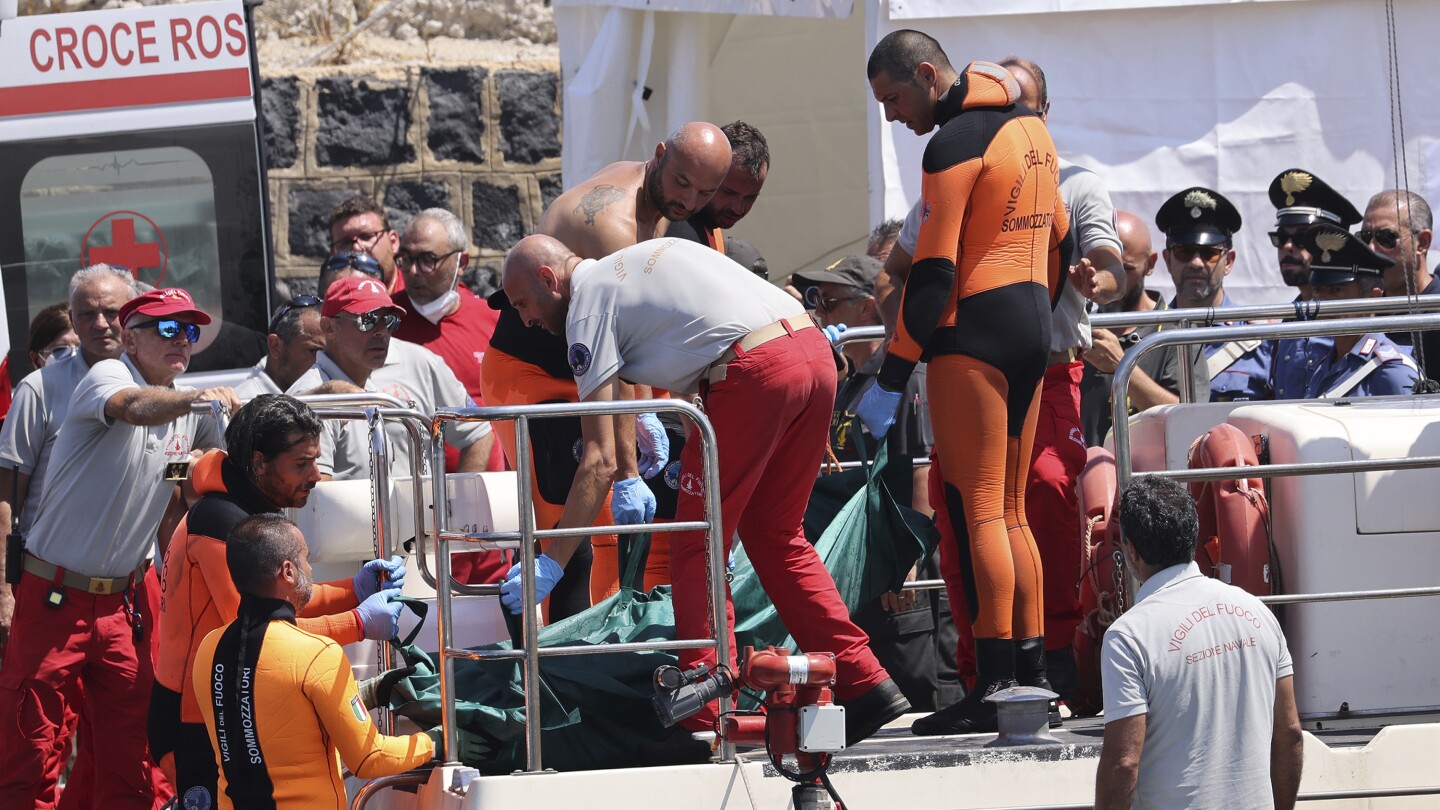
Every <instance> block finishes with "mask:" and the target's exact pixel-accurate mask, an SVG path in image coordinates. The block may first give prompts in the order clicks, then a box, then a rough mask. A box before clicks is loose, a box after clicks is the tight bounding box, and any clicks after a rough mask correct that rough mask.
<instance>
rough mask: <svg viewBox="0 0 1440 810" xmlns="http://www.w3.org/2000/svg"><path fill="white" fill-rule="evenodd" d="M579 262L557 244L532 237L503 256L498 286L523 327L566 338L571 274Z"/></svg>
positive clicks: (534, 235) (549, 239)
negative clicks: (523, 323) (500, 286)
mask: <svg viewBox="0 0 1440 810" xmlns="http://www.w3.org/2000/svg"><path fill="white" fill-rule="evenodd" d="M578 263H579V261H578V260H577V259H576V256H575V254H574V253H572V252H571V251H570V249H569V248H567V247H566V246H565V245H564V244H563V243H561V242H560V240H558V239H555V238H554V237H551V236H546V235H544V234H533V235H531V236H527V237H525V238H524V239H521V240H520V241H519V242H516V243H515V247H512V248H510V252H509V253H507V254H505V267H504V269H503V270H501V274H500V283H501V285H502V286H503V287H504V289H505V296H506V297H507V298H509V299H510V304H511V305H512V306H514V307H515V310H516V311H517V312H519V313H520V319H521V320H523V321H524V322H525V325H526V326H539V327H543V328H544V329H545V330H547V331H549V332H551V333H553V334H557V335H563V334H565V315H566V313H567V312H568V311H569V309H570V271H572V270H573V269H575V265H576V264H578Z"/></svg>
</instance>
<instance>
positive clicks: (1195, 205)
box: [1185, 188, 1215, 219]
mask: <svg viewBox="0 0 1440 810" xmlns="http://www.w3.org/2000/svg"><path fill="white" fill-rule="evenodd" d="M1185 205H1186V207H1188V208H1189V209H1190V218H1191V219H1199V218H1200V209H1201V208H1209V209H1210V210H1211V211H1214V210H1215V198H1214V197H1211V196H1210V195H1209V194H1206V193H1205V192H1203V191H1201V190H1200V189H1198V188H1197V189H1195V190H1194V191H1192V192H1190V193H1189V194H1186V195H1185Z"/></svg>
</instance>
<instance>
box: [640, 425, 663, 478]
mask: <svg viewBox="0 0 1440 810" xmlns="http://www.w3.org/2000/svg"><path fill="white" fill-rule="evenodd" d="M635 444H636V445H637V446H638V447H639V448H640V474H641V475H643V476H645V477H646V478H654V477H655V476H656V475H658V474H659V473H660V471H661V470H663V469H665V464H666V462H668V461H670V437H669V436H667V435H665V426H664V425H662V424H660V417H658V416H656V415H655V414H653V413H637V414H635Z"/></svg>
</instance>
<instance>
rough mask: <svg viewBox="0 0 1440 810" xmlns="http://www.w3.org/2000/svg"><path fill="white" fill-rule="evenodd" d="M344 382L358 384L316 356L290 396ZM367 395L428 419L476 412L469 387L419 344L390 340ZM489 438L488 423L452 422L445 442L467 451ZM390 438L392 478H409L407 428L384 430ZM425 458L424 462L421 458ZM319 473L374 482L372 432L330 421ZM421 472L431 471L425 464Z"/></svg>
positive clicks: (353, 423) (360, 424)
mask: <svg viewBox="0 0 1440 810" xmlns="http://www.w3.org/2000/svg"><path fill="white" fill-rule="evenodd" d="M331 380H344V381H345V382H349V383H354V382H355V381H354V380H352V379H350V377H349V376H347V375H346V374H345V372H344V371H341V370H340V367H339V366H338V365H336V364H335V361H334V360H331V359H330V357H329V355H327V354H325V352H324V351H321V352H318V353H317V354H316V355H315V365H313V366H311V367H310V370H309V371H307V372H305V373H304V374H302V375H301V376H300V379H298V380H296V381H295V383H294V384H293V385H291V386H290V390H289V391H288V392H286V393H289V394H291V395H292V396H293V395H298V394H302V393H305V392H307V391H310V390H313V389H314V388H316V387H318V386H320V385H322V384H324V383H327V382H330V381H331ZM364 387H365V390H366V391H377V392H380V393H382V394H389V395H390V396H392V397H395V398H396V399H398V400H400V401H401V402H404V403H406V404H407V405H408V406H409V407H411V408H413V409H415V410H417V411H419V412H420V413H422V414H425V415H426V416H427V417H428V416H434V415H435V411H436V410H437V409H439V408H468V407H474V403H472V402H471V401H470V396H469V395H468V394H466V393H465V386H463V385H461V384H460V380H458V379H456V377H455V372H453V371H451V370H450V367H449V366H447V365H445V361H444V360H442V359H440V356H439V355H437V354H435V353H434V352H432V351H430V350H429V349H427V348H425V347H424V346H418V345H416V344H414V343H406V342H405V341H403V340H396V339H394V338H392V339H391V340H390V349H389V352H388V354H387V355H386V357H385V365H384V366H381V367H380V368H379V369H376V370H375V371H374V372H372V373H371V374H370V379H368V380H366V381H365V386H364ZM489 434H490V423H489V422H447V423H446V425H445V441H446V442H447V443H449V444H452V445H454V446H456V447H458V448H460V449H462V450H463V449H464V448H466V447H469V446H470V445H472V444H474V443H475V442H477V441H480V440H481V439H482V438H484V437H485V436H487V435H489ZM385 435H386V436H388V437H389V439H390V442H389V448H390V472H391V474H393V475H409V474H410V435H409V433H408V431H406V430H405V426H404V425H402V424H400V423H398V422H390V423H387V424H386V426H385ZM422 458H423V456H422ZM316 464H317V465H318V466H319V467H320V471H321V472H323V473H327V474H329V475H331V476H333V477H334V478H336V479H337V480H341V481H343V480H348V479H352V478H368V477H369V476H370V429H369V427H368V426H367V425H366V424H365V423H364V422H363V421H357V420H353V419H343V420H342V419H327V420H325V423H324V430H322V431H320V458H319V460H318V461H317V462H316ZM421 467H422V469H424V468H426V465H425V464H424V462H422V463H421Z"/></svg>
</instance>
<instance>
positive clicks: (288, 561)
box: [187, 514, 435, 810]
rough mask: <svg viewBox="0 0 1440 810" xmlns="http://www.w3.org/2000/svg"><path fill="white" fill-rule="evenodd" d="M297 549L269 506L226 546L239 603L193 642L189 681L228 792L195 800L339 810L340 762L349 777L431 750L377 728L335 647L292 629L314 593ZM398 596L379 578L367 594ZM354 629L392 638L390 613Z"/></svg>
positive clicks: (410, 764) (407, 763)
mask: <svg viewBox="0 0 1440 810" xmlns="http://www.w3.org/2000/svg"><path fill="white" fill-rule="evenodd" d="M308 554H309V549H308V548H307V547H306V545H305V538H304V537H303V536H302V535H301V534H300V530H299V529H298V528H296V527H295V524H293V523H291V522H290V521H288V520H286V519H285V518H283V517H281V516H279V515H273V514H260V515H253V516H251V517H248V518H246V519H245V520H244V521H242V522H241V523H240V524H239V525H237V526H236V527H235V529H234V531H233V532H232V533H231V541H230V542H229V543H227V544H226V547H225V562H226V566H227V568H228V569H229V572H230V579H231V581H232V582H234V583H235V589H236V591H237V592H238V593H239V595H240V601H239V607H238V609H237V610H236V617H235V621H233V622H230V623H229V624H227V625H225V626H224V627H222V628H220V629H218V630H214V631H211V633H210V634H209V635H208V636H206V637H205V639H204V640H203V641H202V642H200V647H199V649H198V650H197V651H196V654H195V673H194V677H193V678H192V679H190V681H189V683H188V685H189V686H190V687H191V688H192V689H194V692H195V694H196V695H197V696H200V701H199V702H200V711H201V713H202V714H203V715H204V718H205V725H206V732H207V736H208V737H209V739H210V743H211V745H212V746H213V748H214V750H215V751H217V752H219V753H221V754H223V764H221V765H220V783H219V786H220V788H221V790H222V791H223V794H222V795H223V796H224V797H225V798H226V799H228V801H221V800H220V795H217V796H215V800H216V801H215V803H214V804H208V803H207V804H196V805H194V806H196V807H212V806H220V807H225V806H227V805H228V806H232V807H239V808H251V807H272V808H276V809H277V810H301V809H302V808H303V809H304V810H315V808H333V810H344V808H346V807H348V806H349V803H348V801H347V798H346V795H345V780H344V778H343V777H342V775H341V772H340V764H341V763H342V762H343V763H344V764H345V765H346V767H348V768H349V770H350V771H351V772H352V773H353V774H354V775H355V776H356V777H358V778H360V779H374V778H375V777H378V776H388V775H391V774H397V773H403V772H405V771H408V770H410V769H411V768H415V767H418V766H420V765H422V764H424V763H426V762H428V761H429V760H430V759H431V758H432V757H433V756H434V754H435V740H434V738H433V737H431V736H430V735H428V734H425V733H419V734H410V735H406V736H403V737H401V736H395V737H391V736H387V735H385V734H381V733H380V731H379V729H377V728H375V724H374V723H373V722H372V721H371V720H370V713H369V711H367V709H366V706H365V704H364V703H363V702H362V701H361V699H360V694H359V691H358V689H357V687H356V684H355V676H354V675H352V674H351V670H350V661H349V659H347V658H346V657H345V651H344V650H342V649H341V648H340V645H339V644H337V643H335V641H334V640H333V639H329V638H326V637H324V636H320V635H315V634H314V633H310V632H307V631H306V630H305V629H304V628H302V627H300V626H298V624H299V622H298V620H297V618H296V617H297V615H298V614H300V613H301V612H303V611H305V609H306V607H307V605H308V604H309V602H310V600H311V597H312V594H313V591H314V590H315V586H314V584H313V583H312V582H311V574H310V563H309V562H308V561H307V559H306V557H307V556H308ZM399 594H400V591H399V589H398V588H391V587H387V588H385V589H384V590H381V591H379V592H378V593H377V594H376V595H377V596H378V597H380V598H382V599H391V598H394V597H395V596H398V595H399ZM365 630H366V635H368V636H370V637H372V638H393V637H394V635H395V630H396V620H395V616H394V615H393V614H391V613H390V612H381V613H377V614H376V615H375V616H374V617H372V618H371V619H369V620H367V621H366V627H365ZM187 806H188V805H187Z"/></svg>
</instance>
